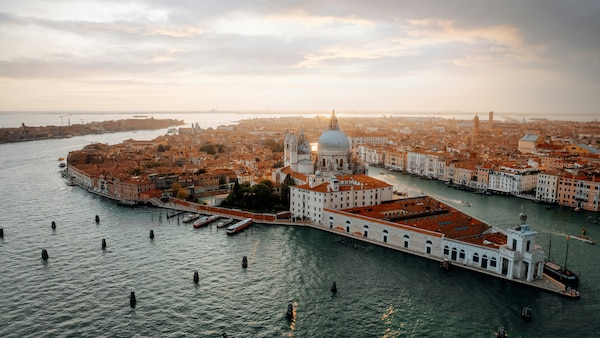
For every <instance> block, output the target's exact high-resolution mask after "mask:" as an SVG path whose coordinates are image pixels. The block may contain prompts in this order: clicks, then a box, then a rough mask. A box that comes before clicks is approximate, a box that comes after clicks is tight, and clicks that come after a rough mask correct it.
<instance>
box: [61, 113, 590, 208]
mask: <svg viewBox="0 0 600 338" xmlns="http://www.w3.org/2000/svg"><path fill="white" fill-rule="evenodd" d="M343 122H344V132H345V134H346V135H347V136H348V138H349V140H350V143H351V147H352V152H353V153H354V154H355V155H356V156H357V157H359V158H360V159H361V160H362V161H364V162H366V163H370V164H372V165H381V166H385V167H386V168H388V169H391V170H398V171H403V172H408V173H411V174H415V175H421V176H424V177H428V178H433V179H441V180H447V181H452V183H454V184H457V185H462V186H464V187H466V188H470V189H474V190H480V191H483V190H490V191H494V192H495V193H507V194H514V195H529V196H531V197H535V196H536V194H537V192H538V190H539V189H538V188H539V184H538V181H539V179H540V177H541V176H539V175H540V174H546V173H551V172H559V173H560V174H559V175H560V176H561V177H563V178H566V177H568V176H569V175H570V176H571V177H581V178H582V179H585V180H586V182H591V183H592V185H591V186H590V188H586V189H587V190H588V192H589V194H590V196H591V199H592V200H591V204H592V205H593V204H594V200H593V199H594V196H597V194H598V190H597V189H596V190H595V188H594V187H595V186H594V182H598V181H599V179H598V178H596V177H600V169H599V168H600V155H599V153H598V151H597V150H596V147H598V144H599V142H600V141H599V140H600V123H599V122H586V123H578V122H564V121H549V120H543V121H542V120H535V121H533V122H528V123H525V122H518V121H511V120H504V121H493V120H491V119H490V120H482V121H479V120H478V118H476V119H474V120H473V121H470V120H454V119H443V118H436V117H420V118H417V117H369V118H364V117H351V116H350V117H344V119H343ZM327 124H328V119H327V118H324V117H315V118H302V117H296V116H283V117H280V118H253V119H247V120H242V121H239V123H238V124H237V125H231V126H220V127H218V128H216V129H213V128H208V129H202V128H201V127H200V126H199V125H197V124H196V125H192V126H189V127H187V126H186V127H181V128H179V129H178V133H177V134H168V135H165V136H161V137H158V138H156V139H154V140H148V141H140V140H126V141H123V142H122V143H120V144H116V145H110V146H108V145H100V144H95V145H90V146H87V147H85V148H84V149H82V150H79V151H75V152H71V153H70V154H69V157H68V165H69V167H71V168H73V169H77V170H79V171H80V172H85V173H87V174H89V175H90V177H98V178H102V179H103V180H104V181H106V182H109V181H110V182H112V183H111V184H117V183H118V182H128V184H134V183H135V182H138V183H137V184H140V185H142V184H144V185H147V187H146V188H144V189H141V188H138V189H137V190H138V191H140V192H143V193H145V194H150V195H152V197H157V198H159V197H164V196H165V194H166V195H169V194H173V193H174V190H173V183H177V184H178V187H179V188H183V189H184V190H186V191H187V193H188V195H189V196H191V197H192V198H195V197H201V196H206V195H216V194H226V193H227V192H228V191H230V190H231V188H232V187H233V184H234V182H235V181H238V182H239V183H240V184H241V183H250V184H257V183H258V182H260V181H262V180H265V179H271V178H272V175H273V171H274V170H275V168H280V167H282V166H283V150H282V147H283V138H284V135H285V133H286V131H296V132H302V133H303V134H304V137H305V138H306V140H308V141H309V142H310V143H312V144H316V141H317V140H318V139H319V137H320V135H321V134H322V133H323V130H325V129H326V128H327V126H328V125H327ZM530 135H534V136H535V137H533V138H532V137H531V136H530ZM530 139H531V140H530ZM283 172H288V170H283ZM500 174H502V175H503V176H502V177H509V178H510V179H511V180H513V181H514V180H515V178H514V177H515V176H519V184H520V186H519V187H517V188H515V187H512V186H511V187H508V186H506V182H505V179H504V178H502V177H500V178H495V177H496V176H497V175H500ZM495 175H496V176H495ZM532 175H534V176H535V177H534V176H532ZM525 176H527V177H528V178H525V179H523V177H525ZM533 177H534V178H533ZM492 178H493V179H494V180H496V181H493V182H492ZM494 182H495V183H494ZM527 182H529V183H527ZM532 182H535V183H532ZM578 182H579V181H578ZM94 184H96V185H97V184H98V182H96V183H94ZM492 184H495V186H492ZM571 184H573V182H571ZM575 184H576V185H577V184H580V183H575ZM588 185H589V184H588ZM274 186H275V187H276V186H277V185H274ZM89 188H92V187H91V186H90V187H89ZM97 188H98V189H100V188H101V187H97ZM555 188H556V189H557V191H555V193H554V195H553V196H552V198H550V200H549V198H548V194H545V195H544V194H543V195H544V201H546V202H553V203H562V204H568V203H574V202H573V201H576V202H577V201H578V200H574V199H573V198H571V199H569V201H563V202H560V201H561V200H564V198H563V196H559V191H558V189H559V187H558V186H557V187H555ZM515 189H517V190H515ZM524 189H525V190H524ZM142 190H143V191H142ZM106 191H107V192H108V190H106ZM149 191H152V193H150V192H149ZM594 191H595V194H596V195H594ZM109 194H110V193H109ZM563 195H564V194H563ZM576 195H577V192H576V191H574V192H573V196H576ZM579 195H580V196H579V200H581V201H583V198H582V197H583V195H582V194H579ZM130 198H131V199H134V200H140V197H139V196H138V197H130ZM142 199H143V198H142ZM597 200H598V197H596V206H597V204H598V203H597ZM586 201H587V200H586ZM579 204H581V206H582V208H587V207H585V206H584V205H583V204H584V203H579ZM572 206H575V205H574V204H573V205H572ZM588 209H589V208H588Z"/></svg>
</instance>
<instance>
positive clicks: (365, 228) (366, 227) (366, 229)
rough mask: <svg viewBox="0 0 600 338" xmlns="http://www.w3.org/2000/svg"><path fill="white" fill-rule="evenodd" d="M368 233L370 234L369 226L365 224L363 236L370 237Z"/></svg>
mask: <svg viewBox="0 0 600 338" xmlns="http://www.w3.org/2000/svg"><path fill="white" fill-rule="evenodd" d="M368 234H369V226H368V225H366V224H365V225H364V226H363V236H365V237H369V236H368Z"/></svg>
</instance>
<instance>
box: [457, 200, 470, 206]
mask: <svg viewBox="0 0 600 338" xmlns="http://www.w3.org/2000/svg"><path fill="white" fill-rule="evenodd" d="M460 203H461V204H462V205H464V206H467V207H470V206H471V203H469V202H465V201H461V202H460Z"/></svg>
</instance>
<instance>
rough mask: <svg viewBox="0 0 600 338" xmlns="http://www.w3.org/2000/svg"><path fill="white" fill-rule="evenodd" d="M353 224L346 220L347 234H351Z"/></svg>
mask: <svg viewBox="0 0 600 338" xmlns="http://www.w3.org/2000/svg"><path fill="white" fill-rule="evenodd" d="M351 224H352V223H351V222H350V220H346V232H350V225H351Z"/></svg>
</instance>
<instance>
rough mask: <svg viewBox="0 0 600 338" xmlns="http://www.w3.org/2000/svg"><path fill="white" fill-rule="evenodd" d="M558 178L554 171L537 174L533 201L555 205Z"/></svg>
mask: <svg viewBox="0 0 600 338" xmlns="http://www.w3.org/2000/svg"><path fill="white" fill-rule="evenodd" d="M558 177H559V174H558V173H557V172H554V171H547V172H543V173H539V174H538V179H537V186H536V189H535V199H536V200H538V201H541V202H546V203H556V193H557V191H558Z"/></svg>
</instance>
